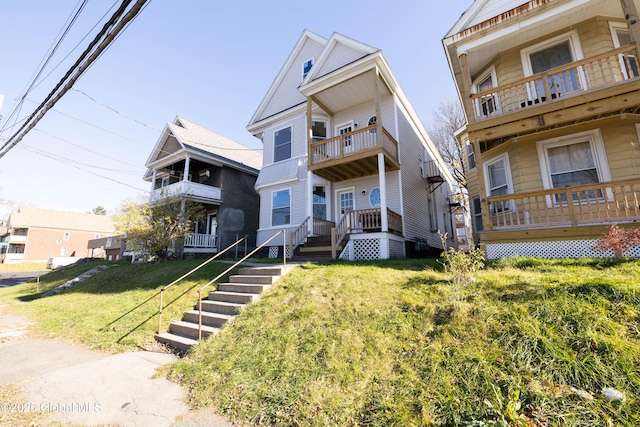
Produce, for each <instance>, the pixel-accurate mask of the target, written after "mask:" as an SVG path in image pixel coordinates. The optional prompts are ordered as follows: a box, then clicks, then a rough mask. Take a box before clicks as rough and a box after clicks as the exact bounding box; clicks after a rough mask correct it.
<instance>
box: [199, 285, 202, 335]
mask: <svg viewBox="0 0 640 427" xmlns="http://www.w3.org/2000/svg"><path fill="white" fill-rule="evenodd" d="M201 339H202V289H198V341H200V340H201Z"/></svg>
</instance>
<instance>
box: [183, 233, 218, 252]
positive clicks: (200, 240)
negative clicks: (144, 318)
mask: <svg viewBox="0 0 640 427" xmlns="http://www.w3.org/2000/svg"><path fill="white" fill-rule="evenodd" d="M217 246H218V245H217V240H216V236H213V235H211V234H197V233H196V234H192V235H191V236H189V237H187V238H186V239H184V247H185V248H211V249H212V248H216V247H217Z"/></svg>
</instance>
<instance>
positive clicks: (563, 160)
mask: <svg viewBox="0 0 640 427" xmlns="http://www.w3.org/2000/svg"><path fill="white" fill-rule="evenodd" d="M536 148H537V150H538V159H539V160H540V171H541V175H542V184H543V186H544V188H545V189H551V188H565V187H571V186H574V185H581V184H594V183H598V182H603V181H610V180H611V173H610V171H609V165H608V162H607V158H606V152H605V150H604V144H603V142H602V136H601V134H600V131H599V130H597V129H596V130H593V131H587V132H580V133H576V134H572V135H565V136H563V137H560V138H553V139H549V140H545V141H538V142H537V144H536ZM575 197H576V196H575V195H574V198H575ZM580 197H583V198H585V197H589V198H594V197H596V192H593V191H590V192H587V193H586V194H585V193H581V196H580ZM597 197H602V192H601V191H598V192H597ZM559 201H562V202H566V196H565V195H564V194H562V196H561V197H560V199H559V200H555V203H558V202H559Z"/></svg>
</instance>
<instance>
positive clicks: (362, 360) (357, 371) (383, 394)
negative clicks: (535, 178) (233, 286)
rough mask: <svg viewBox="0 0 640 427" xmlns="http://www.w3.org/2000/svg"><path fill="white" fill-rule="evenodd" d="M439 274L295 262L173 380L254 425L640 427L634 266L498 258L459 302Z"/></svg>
mask: <svg viewBox="0 0 640 427" xmlns="http://www.w3.org/2000/svg"><path fill="white" fill-rule="evenodd" d="M435 265H436V264H435V263H428V262H425V261H406V262H381V263H363V264H340V263H337V264H330V265H325V266H319V265H305V266H301V267H300V268H298V269H296V270H294V271H293V272H291V273H290V274H289V275H288V276H286V277H285V278H283V279H281V281H280V282H279V284H278V286H275V287H274V288H273V289H272V290H271V291H270V292H268V293H267V294H266V295H265V296H264V297H263V299H262V300H261V301H260V303H259V304H254V305H251V306H249V307H248V308H247V309H245V310H244V311H243V312H242V314H241V315H240V316H239V317H238V318H237V319H236V321H235V322H233V323H231V324H229V325H227V327H226V332H225V333H222V334H219V335H217V336H215V337H214V338H213V339H210V340H207V341H206V342H204V343H202V344H201V345H199V346H198V347H196V348H195V349H194V351H192V353H190V354H189V355H188V356H187V357H186V358H185V359H183V360H182V361H180V362H179V363H177V364H176V365H174V366H173V368H172V369H171V372H170V376H171V377H172V378H174V379H176V380H179V381H181V382H182V383H183V384H185V385H186V386H188V387H189V389H190V396H191V400H192V403H193V405H194V406H197V407H203V406H214V407H215V408H216V409H217V410H218V411H219V412H221V413H225V414H227V415H228V416H230V417H231V418H232V419H234V420H235V421H237V422H239V423H243V422H244V423H250V424H258V425H278V426H289V425H291V426H294V425H295V426H326V425H367V426H376V425H377V426H411V425H449V426H454V425H456V426H458V425H466V426H511V425H529V426H567V425H572V426H614V425H615V426H636V425H640V403H639V400H638V395H639V394H640V311H639V310H640V309H639V307H640V261H598V260H595V261H594V260H580V261H539V260H533V259H519V260H515V261H514V260H512V261H507V262H502V263H497V264H495V265H493V266H491V267H490V268H488V269H487V270H485V271H482V272H481V273H479V274H478V275H477V280H476V281H475V282H474V283H473V284H472V285H470V286H468V287H467V288H465V289H464V290H463V296H462V301H458V300H457V299H456V295H455V292H454V290H453V288H452V286H451V285H450V284H449V282H448V280H447V277H445V276H444V275H443V273H442V272H441V271H440V269H438V268H434V266H435ZM571 387H574V388H575V390H583V391H585V392H587V393H589V394H590V395H591V396H593V397H594V399H592V400H591V399H586V398H585V397H580V396H579V395H578V394H577V393H576V391H573V390H572V389H571ZM604 387H615V388H617V389H618V390H621V391H624V392H625V393H626V396H627V400H626V402H624V403H612V402H608V401H606V400H605V399H603V398H602V396H601V395H600V390H601V389H602V388H604Z"/></svg>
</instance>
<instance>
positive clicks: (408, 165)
mask: <svg viewBox="0 0 640 427" xmlns="http://www.w3.org/2000/svg"><path fill="white" fill-rule="evenodd" d="M398 131H399V134H400V135H399V140H398V142H399V145H400V148H401V149H400V162H401V167H400V169H401V171H402V197H403V203H404V215H403V218H404V236H405V238H406V239H407V240H414V239H416V238H420V239H426V240H427V242H428V243H429V245H430V246H434V247H442V243H441V242H440V236H438V233H437V232H433V231H431V230H430V228H429V209H428V205H427V198H428V197H431V198H432V200H433V202H435V203H436V212H437V216H438V219H437V223H438V227H439V228H440V229H441V231H442V232H443V233H444V231H445V224H443V215H444V216H446V217H447V224H450V212H449V206H448V202H447V201H446V198H447V197H451V194H450V193H449V185H448V184H447V183H446V182H445V183H443V184H442V185H441V186H440V188H438V189H437V190H436V191H434V192H433V193H430V192H429V190H428V189H427V181H426V180H425V179H424V178H422V176H421V175H420V163H419V158H422V159H423V160H424V161H428V160H432V159H430V158H428V157H426V154H425V149H424V146H423V144H422V141H421V138H420V136H419V135H418V134H416V132H415V131H414V129H413V127H412V126H411V125H410V123H409V121H408V119H407V118H406V117H405V116H404V114H403V113H402V110H401V109H398ZM447 227H449V228H450V226H449V225H447ZM449 234H451V232H449Z"/></svg>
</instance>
